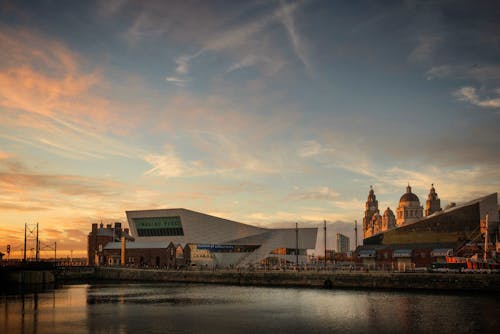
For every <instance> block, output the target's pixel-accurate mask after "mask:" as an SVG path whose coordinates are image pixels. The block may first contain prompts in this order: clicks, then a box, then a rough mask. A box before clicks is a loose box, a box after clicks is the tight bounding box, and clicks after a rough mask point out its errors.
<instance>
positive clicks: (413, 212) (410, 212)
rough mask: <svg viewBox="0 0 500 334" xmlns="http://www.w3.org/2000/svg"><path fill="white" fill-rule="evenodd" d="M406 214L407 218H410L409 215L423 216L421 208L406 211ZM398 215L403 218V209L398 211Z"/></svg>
mask: <svg viewBox="0 0 500 334" xmlns="http://www.w3.org/2000/svg"><path fill="white" fill-rule="evenodd" d="M404 214H405V218H408V216H409V217H417V218H419V217H421V216H422V214H421V212H420V211H419V210H409V211H405V212H404ZM398 215H399V218H403V212H402V211H400V212H399V213H398Z"/></svg>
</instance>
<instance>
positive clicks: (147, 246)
mask: <svg viewBox="0 0 500 334" xmlns="http://www.w3.org/2000/svg"><path fill="white" fill-rule="evenodd" d="M124 258H125V263H124V264H123V265H124V266H127V267H136V268H164V269H176V268H182V267H186V266H189V264H190V247H189V245H184V246H183V245H180V244H177V245H174V243H172V242H170V243H169V244H168V245H166V244H165V243H164V242H127V243H125V256H124ZM121 259H122V243H121V242H113V243H108V244H107V245H106V246H104V249H103V258H102V260H103V261H102V263H101V264H102V265H109V266H119V265H122V263H121Z"/></svg>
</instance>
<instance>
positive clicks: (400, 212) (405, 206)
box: [396, 184, 424, 227]
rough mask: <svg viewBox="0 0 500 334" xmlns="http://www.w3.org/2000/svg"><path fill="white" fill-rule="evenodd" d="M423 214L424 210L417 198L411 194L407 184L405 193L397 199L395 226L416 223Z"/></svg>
mask: <svg viewBox="0 0 500 334" xmlns="http://www.w3.org/2000/svg"><path fill="white" fill-rule="evenodd" d="M423 214H424V208H423V207H422V206H421V205H420V200H419V198H418V196H417V195H415V194H414V193H412V192H411V187H410V185H409V184H408V186H407V187H406V193H404V194H403V196H401V198H400V199H399V206H398V208H397V209H396V215H397V217H396V225H397V226H398V227H399V226H403V225H406V224H410V223H414V222H417V221H419V220H421V219H422V217H423Z"/></svg>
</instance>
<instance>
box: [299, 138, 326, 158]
mask: <svg viewBox="0 0 500 334" xmlns="http://www.w3.org/2000/svg"><path fill="white" fill-rule="evenodd" d="M333 152H335V149H334V148H328V147H323V145H322V144H321V143H319V142H317V141H315V140H308V141H306V142H304V143H303V145H302V147H300V148H299V150H298V155H299V157H301V158H308V157H313V156H318V155H322V154H330V153H333Z"/></svg>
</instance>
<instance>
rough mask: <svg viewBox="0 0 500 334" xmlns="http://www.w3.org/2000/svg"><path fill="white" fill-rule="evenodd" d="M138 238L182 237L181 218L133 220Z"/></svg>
mask: <svg viewBox="0 0 500 334" xmlns="http://www.w3.org/2000/svg"><path fill="white" fill-rule="evenodd" d="M133 220H134V223H135V227H136V229H137V234H138V235H139V236H140V237H163V236H183V235H184V230H183V229H182V223H181V217H179V216H173V217H151V218H134V219H133Z"/></svg>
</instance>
